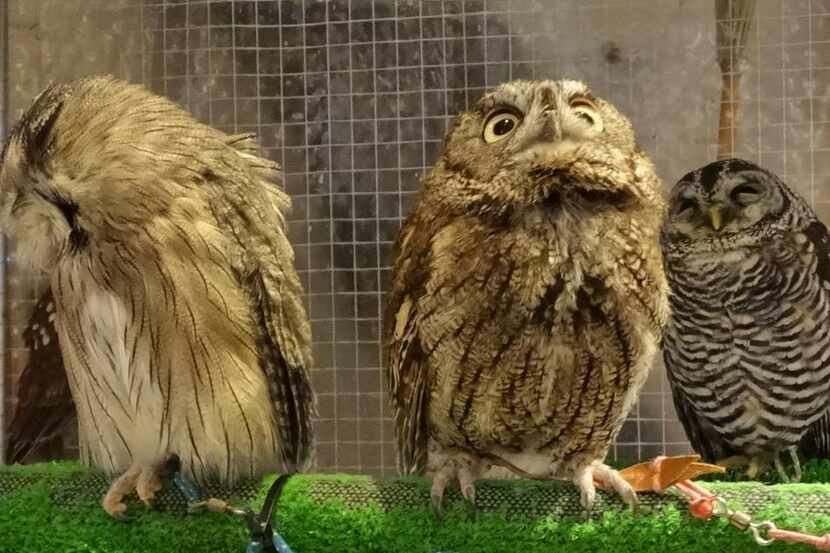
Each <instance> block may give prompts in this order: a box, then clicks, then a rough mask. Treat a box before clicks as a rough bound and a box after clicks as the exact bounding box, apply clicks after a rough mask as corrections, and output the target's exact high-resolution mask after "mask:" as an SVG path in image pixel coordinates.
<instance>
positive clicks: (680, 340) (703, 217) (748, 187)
mask: <svg viewBox="0 0 830 553" xmlns="http://www.w3.org/2000/svg"><path fill="white" fill-rule="evenodd" d="M662 243H663V248H664V254H665V267H666V274H667V276H668V279H669V284H670V286H671V297H670V303H671V308H672V316H671V320H670V323H669V325H668V327H667V330H666V336H665V340H664V348H663V356H664V360H665V364H666V368H667V370H668V376H669V381H670V383H671V389H672V393H673V396H674V403H675V406H676V407H677V413H678V416H679V418H680V420H681V422H682V423H683V426H684V427H685V429H686V433H687V434H688V436H689V439H690V441H691V443H692V446H693V448H694V449H695V450H696V451H698V452H699V453H701V455H703V456H704V457H705V458H706V459H707V460H709V461H716V462H719V463H721V464H724V465H726V466H736V465H749V469H748V471H747V472H748V475H749V476H750V477H755V476H756V475H757V474H759V473H760V472H761V471H762V470H763V469H764V468H766V467H767V466H768V465H769V463H770V461H773V462H774V464H775V466H776V468H777V469H778V472H779V473H780V474H781V476H782V478H783V479H785V480H787V479H788V476H787V474H786V473H785V471H784V468H783V464H782V461H781V457H780V454H781V453H782V452H788V454H789V455H790V456H791V457H792V460H793V462H794V465H795V474H794V479H795V480H798V479H799V478H800V467H799V462H798V456H797V446H798V444H799V441H800V440H801V439H802V437H803V436H804V435H805V433H806V432H807V431H808V429H810V427H811V426H814V427H815V430H816V432H817V435H816V434H812V436H813V439H812V441H813V443H814V444H818V448H819V449H821V448H826V443H827V442H826V441H825V440H826V436H825V438H824V439H822V438H821V436H822V435H823V434H824V433H825V432H826V431H827V422H826V420H825V419H823V417H826V411H827V407H828V399H830V397H828V392H830V257H828V255H830V238H829V237H828V234H827V228H826V227H825V226H824V225H823V224H822V223H821V221H819V220H818V219H817V218H816V215H815V213H813V211H812V209H810V207H809V206H808V205H807V203H806V202H805V201H804V200H803V199H802V198H801V197H800V196H798V195H797V194H796V193H795V192H793V191H792V190H791V189H790V188H789V187H788V186H787V185H786V184H784V183H783V182H782V181H781V180H780V179H779V178H778V177H776V176H775V175H773V174H772V173H770V172H769V171H766V170H764V169H762V168H761V167H758V166H757V165H755V164H753V163H750V162H748V161H744V160H740V159H730V160H724V161H718V162H715V163H711V164H709V165H707V166H705V167H703V168H702V169H699V170H697V171H694V172H691V173H689V174H688V175H686V176H684V177H683V178H682V179H680V182H678V183H677V184H676V185H675V187H674V189H673V191H672V193H671V200H670V208H669V213H668V215H667V217H666V220H665V223H664V226H663V230H662ZM822 444H824V445H822Z"/></svg>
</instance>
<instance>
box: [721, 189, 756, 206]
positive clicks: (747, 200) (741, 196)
mask: <svg viewBox="0 0 830 553" xmlns="http://www.w3.org/2000/svg"><path fill="white" fill-rule="evenodd" d="M729 197H730V198H732V201H733V202H735V203H737V204H740V205H744V206H746V205H749V204H752V203H755V202H757V201H758V199H759V198H760V197H761V192H760V191H759V190H758V189H757V188H756V187H754V186H752V185H751V184H739V185H738V186H736V187H735V188H733V189H732V192H730V193H729Z"/></svg>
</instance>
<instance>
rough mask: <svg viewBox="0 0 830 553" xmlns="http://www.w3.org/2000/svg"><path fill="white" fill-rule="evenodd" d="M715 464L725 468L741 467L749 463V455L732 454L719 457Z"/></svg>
mask: <svg viewBox="0 0 830 553" xmlns="http://www.w3.org/2000/svg"><path fill="white" fill-rule="evenodd" d="M715 464H716V465H718V466H719V467H723V468H725V469H741V468H744V467H745V466H748V465H749V457H746V456H744V455H732V456H731V457H726V458H725V459H718V460H717V461H715Z"/></svg>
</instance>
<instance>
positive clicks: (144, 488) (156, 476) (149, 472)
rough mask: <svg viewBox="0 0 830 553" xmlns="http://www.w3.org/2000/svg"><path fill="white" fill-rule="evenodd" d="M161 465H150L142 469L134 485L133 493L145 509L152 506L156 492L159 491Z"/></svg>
mask: <svg viewBox="0 0 830 553" xmlns="http://www.w3.org/2000/svg"><path fill="white" fill-rule="evenodd" d="M163 468H164V467H163V465H161V466H160V465H151V466H147V467H143V468H142V469H141V474H140V475H139V477H138V482H136V484H135V493H137V494H138V498H139V499H140V500H141V501H142V502H143V503H144V505H146V506H147V507H150V506H152V504H153V499H155V497H156V492H157V491H159V490H161V476H160V475H161V472H162V470H163Z"/></svg>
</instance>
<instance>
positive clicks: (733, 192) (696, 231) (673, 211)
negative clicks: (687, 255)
mask: <svg viewBox="0 0 830 553" xmlns="http://www.w3.org/2000/svg"><path fill="white" fill-rule="evenodd" d="M770 182H771V181H769V179H768V177H767V175H766V174H764V173H760V172H755V171H740V172H736V173H725V174H722V175H721V176H720V177H719V179H718V181H717V182H716V183H715V184H714V186H712V187H711V189H708V190H707V187H705V186H702V185H700V184H699V183H696V182H694V181H681V182H680V183H678V185H677V188H676V192H675V193H674V195H673V197H672V200H671V206H670V210H669V219H668V220H667V222H666V230H667V231H668V232H669V233H670V234H672V235H673V236H674V237H675V238H685V239H691V240H695V239H712V238H720V237H723V236H726V235H729V234H733V233H737V232H741V231H743V230H746V229H749V228H750V227H752V226H754V225H755V224H757V223H758V222H759V221H761V220H762V219H763V218H764V217H766V216H767V215H769V214H778V213H780V212H781V210H782V209H783V205H784V200H783V197H782V196H781V193H780V191H779V189H778V187H776V186H770Z"/></svg>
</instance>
